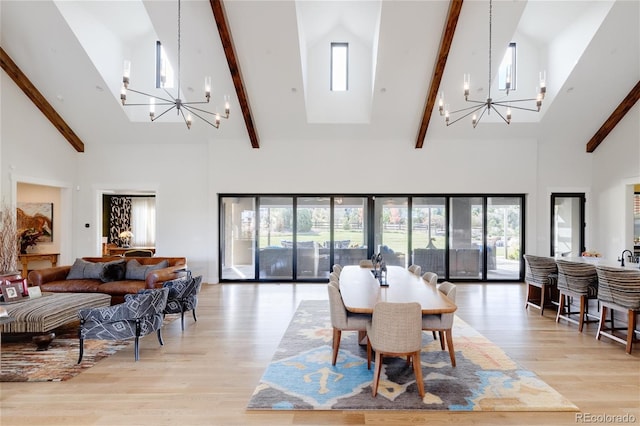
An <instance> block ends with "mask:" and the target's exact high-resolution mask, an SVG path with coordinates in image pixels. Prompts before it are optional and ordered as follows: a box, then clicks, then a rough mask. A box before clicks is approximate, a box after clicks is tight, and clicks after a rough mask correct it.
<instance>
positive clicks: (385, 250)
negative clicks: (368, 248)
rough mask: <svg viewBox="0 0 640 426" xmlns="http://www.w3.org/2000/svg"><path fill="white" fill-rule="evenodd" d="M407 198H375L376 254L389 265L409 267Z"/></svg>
mask: <svg viewBox="0 0 640 426" xmlns="http://www.w3.org/2000/svg"><path fill="white" fill-rule="evenodd" d="M408 212H409V209H408V198H407V197H375V214H374V216H375V219H374V220H375V222H374V223H375V228H374V235H375V239H374V247H375V252H376V253H380V254H382V258H383V259H384V261H385V263H386V264H387V265H396V266H403V267H404V266H408V265H407V255H406V253H407V249H408V247H409V228H408V226H407V217H408Z"/></svg>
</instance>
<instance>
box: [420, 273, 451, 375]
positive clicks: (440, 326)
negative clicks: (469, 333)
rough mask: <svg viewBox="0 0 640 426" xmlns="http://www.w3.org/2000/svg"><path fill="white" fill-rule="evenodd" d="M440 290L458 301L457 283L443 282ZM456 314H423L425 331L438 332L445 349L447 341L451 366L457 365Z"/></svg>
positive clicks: (439, 287)
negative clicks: (454, 341) (454, 334)
mask: <svg viewBox="0 0 640 426" xmlns="http://www.w3.org/2000/svg"><path fill="white" fill-rule="evenodd" d="M438 291H439V292H440V293H442V294H444V295H445V296H447V297H448V298H449V299H450V300H451V301H452V302H454V303H455V301H456V285H455V284H453V283H450V282H448V281H445V282H443V283H442V284H440V285H439V286H438ZM454 318H455V314H453V313H450V314H427V315H423V316H422V329H423V330H425V331H431V332H433V333H435V332H438V334H439V336H440V348H441V349H442V350H444V345H445V343H446V344H447V349H448V350H449V359H450V360H451V366H452V367H455V366H456V353H455V351H454V349H453V334H452V330H453V320H454Z"/></svg>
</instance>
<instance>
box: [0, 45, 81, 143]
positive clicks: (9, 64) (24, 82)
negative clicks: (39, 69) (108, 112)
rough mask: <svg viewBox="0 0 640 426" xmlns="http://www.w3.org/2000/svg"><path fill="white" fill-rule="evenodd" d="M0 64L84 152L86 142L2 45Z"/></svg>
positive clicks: (62, 132) (60, 130)
mask: <svg viewBox="0 0 640 426" xmlns="http://www.w3.org/2000/svg"><path fill="white" fill-rule="evenodd" d="M0 66H2V69H3V70H4V72H6V73H7V75H8V76H9V77H11V79H12V80H13V81H14V82H15V83H16V85H17V86H18V87H19V88H20V89H22V91H23V92H24V94H25V95H27V97H28V98H29V99H31V102H33V103H34V105H35V106H37V107H38V109H39V110H40V111H42V113H43V114H44V116H45V117H47V119H48V120H49V121H50V122H51V124H53V126H54V127H55V128H56V129H58V131H59V132H60V133H61V134H62V136H64V138H65V139H66V140H67V141H69V143H70V144H71V146H72V147H73V148H74V149H75V150H76V151H78V152H84V143H83V142H82V140H80V138H79V137H78V135H76V134H75V132H74V131H73V130H72V129H71V127H69V125H68V124H67V123H66V122H65V121H64V120H63V119H62V117H60V114H58V113H57V112H56V110H55V109H54V108H53V106H51V104H50V103H49V102H48V101H47V100H46V99H45V97H44V96H42V93H40V91H39V90H38V89H37V88H36V86H34V85H33V83H31V80H29V78H28V77H27V76H26V75H25V74H24V73H23V72H22V70H20V68H18V65H16V63H15V62H13V60H12V59H11V57H9V55H8V54H7V52H5V51H4V49H3V48H2V47H0Z"/></svg>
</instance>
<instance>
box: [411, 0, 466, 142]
mask: <svg viewBox="0 0 640 426" xmlns="http://www.w3.org/2000/svg"><path fill="white" fill-rule="evenodd" d="M462 2H463V0H451V2H450V3H449V13H448V16H447V23H446V25H445V27H444V32H443V34H442V39H441V40H440V50H439V52H438V61H437V62H436V66H435V67H434V69H433V76H432V77H431V86H430V87H429V94H428V95H427V101H426V105H425V107H424V112H423V113H422V122H421V123H420V129H419V130H418V137H417V138H416V149H417V148H422V145H423V144H424V138H425V137H426V136H427V129H428V128H429V121H430V120H431V112H432V111H433V107H434V105H435V104H436V98H437V97H438V89H439V88H440V82H441V81H442V75H443V74H444V67H445V65H446V64H447V58H448V57H449V50H450V49H451V42H452V41H453V35H454V34H455V32H456V25H457V24H458V18H459V17H460V10H461V9H462Z"/></svg>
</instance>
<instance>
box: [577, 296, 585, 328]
mask: <svg viewBox="0 0 640 426" xmlns="http://www.w3.org/2000/svg"><path fill="white" fill-rule="evenodd" d="M586 304H587V296H584V295H583V296H580V319H579V320H578V331H579V332H580V333H582V328H583V326H584V313H585V305H586Z"/></svg>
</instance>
